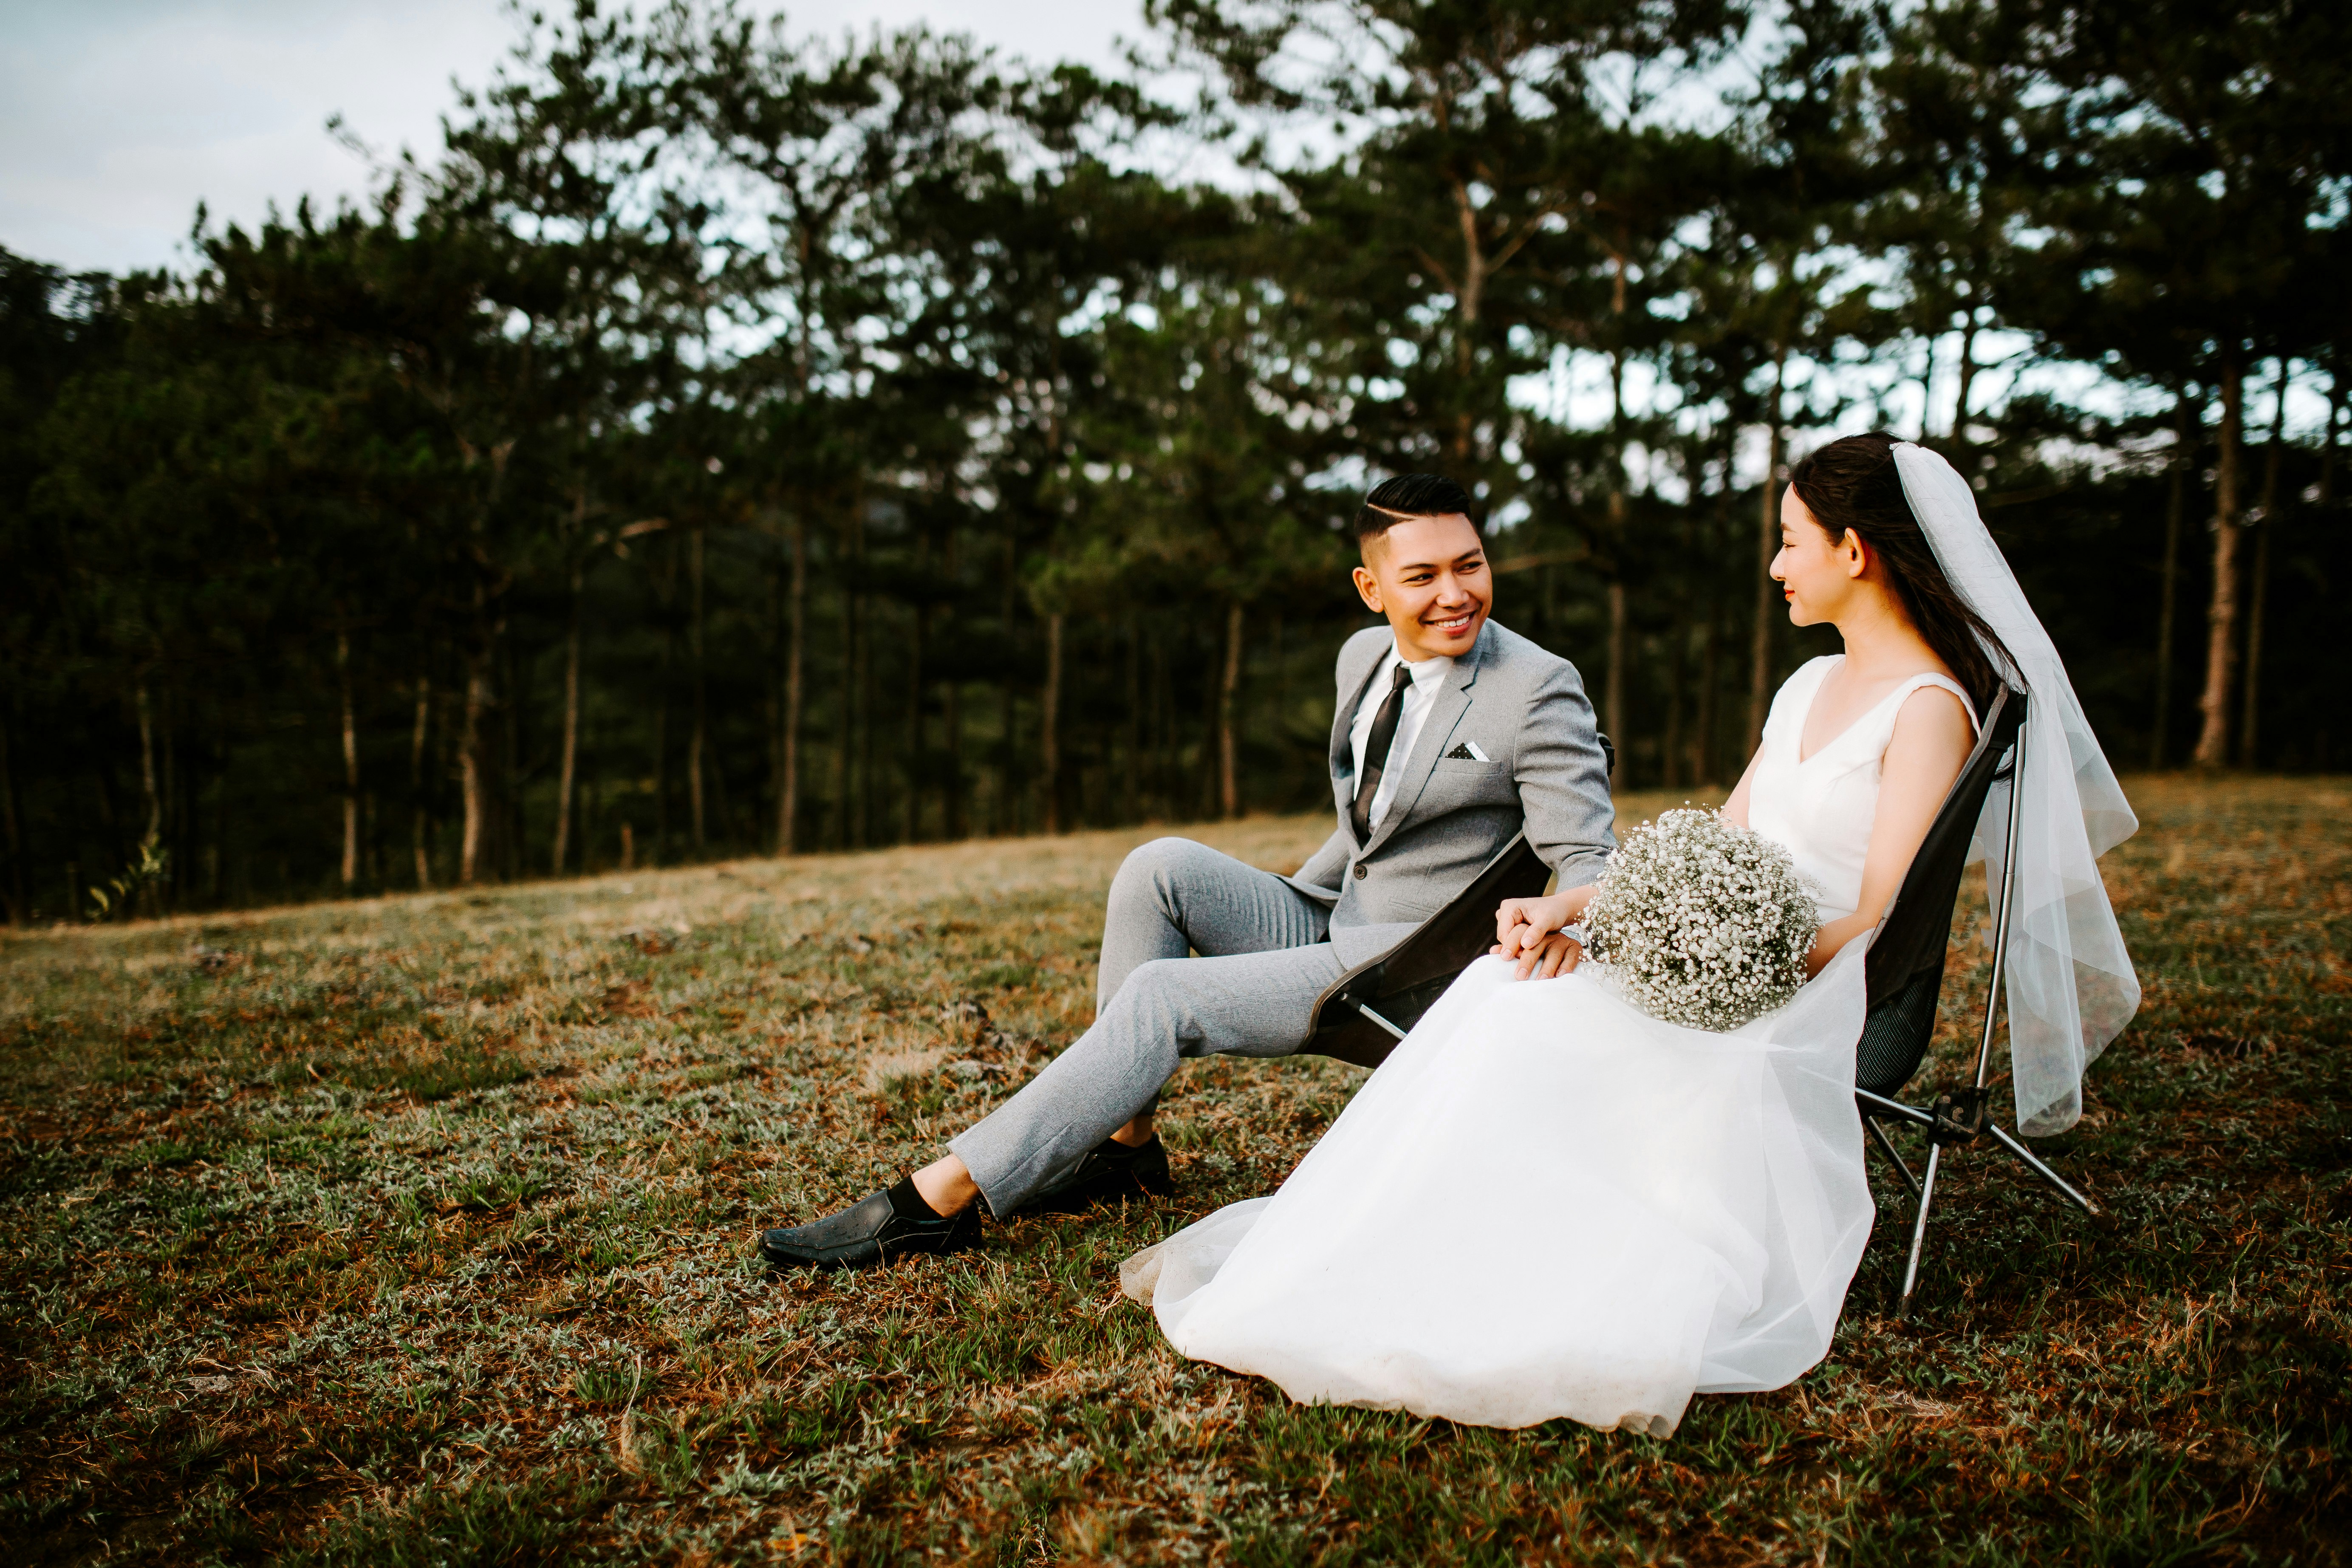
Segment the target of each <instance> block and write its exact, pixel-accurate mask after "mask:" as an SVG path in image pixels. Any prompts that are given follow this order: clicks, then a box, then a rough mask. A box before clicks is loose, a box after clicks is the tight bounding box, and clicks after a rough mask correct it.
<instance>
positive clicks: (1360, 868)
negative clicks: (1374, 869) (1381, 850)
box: [1356, 860, 1371, 882]
mask: <svg viewBox="0 0 2352 1568" xmlns="http://www.w3.org/2000/svg"><path fill="white" fill-rule="evenodd" d="M1370 875H1371V872H1370V871H1369V870H1367V869H1366V868H1365V867H1364V863H1363V862H1362V861H1361V860H1359V861H1357V862H1356V880H1358V881H1359V882H1360V881H1362V880H1363V879H1365V878H1366V877H1369V876H1370Z"/></svg>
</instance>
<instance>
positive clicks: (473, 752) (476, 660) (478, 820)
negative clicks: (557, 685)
mask: <svg viewBox="0 0 2352 1568" xmlns="http://www.w3.org/2000/svg"><path fill="white" fill-rule="evenodd" d="M489 705H490V650H489V649H488V647H477V648H475V649H473V650H472V651H471V652H469V653H468V654H467V658H466V718H465V725H464V728H463V729H461V730H460V731H458V739H457V779H458V788H459V789H460V791H461V792H462V793H463V795H464V797H465V806H466V826H465V831H464V833H463V834H462V835H461V836H460V837H459V838H458V841H457V883H458V885H459V886H460V887H466V888H470V887H472V886H473V885H474V882H475V879H476V878H477V877H478V876H479V875H480V873H481V869H482V851H483V847H484V841H485V838H486V836H487V835H488V830H489V824H490V780H489V769H488V767H487V766H486V765H485V764H484V759H483V756H482V749H483V747H485V746H486V745H488V743H489V742H488V737H487V736H486V735H484V734H483V733H482V715H483V714H484V713H485V712H486V711H488V708H489Z"/></svg>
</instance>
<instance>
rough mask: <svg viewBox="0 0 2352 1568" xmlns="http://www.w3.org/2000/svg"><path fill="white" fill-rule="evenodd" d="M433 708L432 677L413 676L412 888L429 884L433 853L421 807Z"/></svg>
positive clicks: (410, 754) (410, 744)
mask: <svg viewBox="0 0 2352 1568" xmlns="http://www.w3.org/2000/svg"><path fill="white" fill-rule="evenodd" d="M432 712H433V678H432V677H431V676H429V675H420V676H418V677H417V678H416V728H415V730H414V731H411V732H410V734H409V740H408V796H409V818H408V847H409V851H410V853H411V854H412V855H413V856H415V860H416V889H417V891H419V892H423V891H424V890H425V889H427V888H429V887H431V886H432V885H433V855H432V847H431V843H430V837H429V835H428V834H427V832H426V822H425V731H426V721H428V720H429V719H430V717H431V715H432Z"/></svg>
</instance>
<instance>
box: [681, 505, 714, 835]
mask: <svg viewBox="0 0 2352 1568" xmlns="http://www.w3.org/2000/svg"><path fill="white" fill-rule="evenodd" d="M702 542H703V531H702V530H701V529H699V528H698V529H696V530H695V531H694V532H693V534H692V536H691V537H690V538H689V539H688V542H687V571H688V584H687V593H688V621H687V623H686V657H687V661H688V664H689V665H691V666H692V668H691V670H690V671H689V674H690V677H691V679H693V681H694V721H693V722H694V728H693V731H692V732H691V733H690V734H689V735H688V739H687V743H686V802H687V820H688V826H690V827H691V828H692V829H693V833H694V848H695V852H696V853H697V854H700V853H701V852H702V849H703V847H704V846H706V845H707V844H708V843H709V831H708V828H707V826H706V824H705V822H704V820H703V795H704V792H703V788H702V754H703V752H704V750H705V749H706V747H707V746H708V745H709V740H710V712H709V688H708V685H707V683H706V682H705V680H704V679H703V663H702Z"/></svg>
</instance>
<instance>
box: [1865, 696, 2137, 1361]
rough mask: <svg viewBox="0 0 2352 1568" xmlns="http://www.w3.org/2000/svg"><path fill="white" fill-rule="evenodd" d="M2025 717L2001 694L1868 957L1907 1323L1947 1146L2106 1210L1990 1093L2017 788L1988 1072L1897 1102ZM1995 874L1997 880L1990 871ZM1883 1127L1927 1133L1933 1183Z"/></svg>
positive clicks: (1872, 1061) (1872, 1031)
mask: <svg viewBox="0 0 2352 1568" xmlns="http://www.w3.org/2000/svg"><path fill="white" fill-rule="evenodd" d="M2025 713H2026V696H2025V693H2023V692H2021V691H2019V690H2016V689H2013V688H2011V687H2006V686H2004V687H2003V688H2001V689H2000V691H1999V692H1998V693H1996V694H1995V696H1994V697H1993V700H1992V706H1991V708H1990V710H1988V711H1987V712H1986V714H1985V719H1984V728H1983V730H1982V731H1981V732H1980V733H1979V735H1978V736H1977V743H1976V747H1975V749H1974V750H1973V751H1971V752H1969V760H1968V761H1967V762H1966V763H1963V764H1962V765H1961V768H1960V776H1959V777H1958V779H1956V780H1954V781H1953V783H1952V787H1951V790H1950V793H1948V795H1945V796H1944V804H1943V805H1941V806H1940V807H1938V808H1937V812H1936V820H1935V821H1934V822H1933V823H1932V824H1931V825H1930V826H1928V828H1927V837H1926V838H1925V839H1923V840H1922V841H1921V842H1920V845H1919V850H1918V853H1917V854H1916V855H1914V856H1913V857H1912V858H1911V868H1910V869H1909V870H1908V871H1906V872H1905V873H1904V877H1903V885H1902V887H1901V888H1899V889H1897V890H1896V891H1895V902H1894V903H1893V904H1892V905H1891V906H1889V908H1888V910H1887V911H1886V914H1885V918H1884V919H1882V920H1881V921H1879V924H1878V931H1877V933H1876V934H1875V935H1874V937H1873V938H1872V939H1871V943H1870V952H1869V953H1868V955H1867V956H1866V957H1865V958H1864V961H1863V964H1864V976H1865V977H1866V980H1867V984H1868V989H1869V994H1870V1011H1869V1013H1868V1014H1867V1016H1865V1017H1864V1021H1863V1026H1862V1040H1861V1043H1860V1044H1859V1045H1858V1046H1857V1047H1856V1048H1855V1052H1854V1074H1853V1080H1854V1100H1855V1103H1856V1105H1857V1106H1858V1107H1859V1108H1860V1110H1861V1111H1862V1125H1863V1128H1864V1131H1866V1132H1868V1134H1869V1136H1870V1141H1871V1142H1873V1143H1874V1144H1875V1145H1877V1147H1878V1151H1879V1152H1880V1153H1882V1154H1884V1155H1885V1156H1886V1158H1887V1160H1888V1161H1889V1162H1890V1163H1892V1164H1893V1165H1894V1167H1895V1174H1896V1175H1897V1176H1898V1177H1900V1178H1901V1179H1902V1182H1903V1185H1904V1187H1905V1189H1906V1191H1908V1192H1909V1193H1910V1194H1911V1195H1912V1197H1914V1198H1915V1199H1916V1200H1917V1201H1918V1205H1919V1208H1918V1213H1917V1215H1916V1217H1915V1218H1914V1219H1913V1221H1912V1225H1911V1256H1910V1258H1909V1260H1908V1261H1907V1262H1906V1264H1905V1265H1904V1268H1903V1295H1902V1299H1901V1300H1900V1302H1899V1303H1898V1305H1897V1311H1898V1313H1899V1315H1901V1316H1903V1317H1906V1318H1907V1317H1909V1316H1910V1315H1911V1296H1912V1292H1913V1290H1914V1289H1916V1287H1917V1286H1918V1283H1919V1255H1920V1251H1921V1249H1922V1248H1923V1247H1925V1246H1926V1245H1927V1213H1928V1209H1929V1207H1930V1205H1932V1204H1933V1203H1934V1202H1935V1197H1936V1173H1937V1167H1938V1165H1939V1164H1940V1163H1942V1160H1943V1154H1944V1151H1945V1150H1947V1149H1951V1148H1958V1147H1959V1146H1960V1145H1962V1144H1967V1143H1973V1142H1976V1141H1977V1139H1979V1137H1990V1138H1991V1139H1992V1140H1993V1142H1996V1143H1998V1144H2000V1146H2001V1147H2002V1148H2003V1149H2006V1150H2008V1151H2009V1152H2010V1153H2011V1154H2012V1155H2014V1156H2015V1157H2016V1158H2017V1159H2018V1160H2019V1161H2020V1162H2021V1163H2022V1164H2023V1165H2024V1166H2025V1168H2026V1169H2027V1170H2029V1171H2031V1172H2032V1173H2034V1174H2035V1175H2037V1176H2039V1177H2041V1178H2042V1181H2044V1182H2046V1183H2048V1184H2050V1185H2051V1186H2052V1187H2053V1188H2054V1189H2056V1191H2057V1192H2058V1193H2059V1194H2061V1195H2063V1196H2064V1197H2065V1198H2066V1199H2068V1200H2069V1201H2070V1202H2072V1203H2073V1204H2074V1205H2076V1206H2077V1207H2079V1208H2080V1209H2081V1210H2082V1211H2083V1212H2084V1214H2086V1215H2091V1216H2092V1217H2093V1218H2094V1219H2097V1218H2100V1217H2103V1216H2102V1215H2100V1212H2099V1207H2098V1205H2096V1204H2094V1203H2093V1202H2092V1201H2091V1200H2090V1199H2089V1198H2087V1197H2084V1195H2083V1194H2081V1193H2080V1192H2078V1191H2076V1190H2075V1189H2074V1186H2073V1185H2071V1184H2069V1183H2068V1182H2067V1181H2066V1180H2065V1178H2063V1177H2062V1176H2061V1175H2059V1174H2058V1173H2057V1172H2055V1171H2053V1170H2052V1169H2051V1168H2050V1167H2049V1166H2048V1165H2046V1164H2044V1163H2042V1160H2041V1159H2040V1158H2039V1157H2037V1156H2036V1155H2035V1154H2034V1152H2032V1150H2030V1149H2028V1148H2027V1147H2026V1146H2025V1145H2024V1144H2023V1143H2022V1142H2019V1141H2018V1139H2017V1137H2016V1136H2015V1135H2014V1134H2013V1133H2011V1131H2009V1130H2008V1129H2006V1128H2004V1127H2002V1126H2001V1125H2000V1123H1999V1122H1998V1121H1994V1120H1993V1117H1992V1110H1991V1099H1992V1097H1991V1092H1990V1090H1989V1089H1986V1087H1985V1078H1986V1075H1987V1073H1988V1072H1989V1070H1990V1067H1991V1064H1992V1037H1993V1030H1994V1026H1995V1025H1996V1024H1997V1023H1998V1022H1999V1020H2000V1009H2001V998H2002V986H2001V982H2002V981H2003V979H2005V978H2006V976H2007V974H2008V963H2009V928H2010V921H2011V918H2012V917H2013V916H2014V915H2015V913H2016V910H2015V904H2016V900H2015V898H2014V897H2013V896H2012V894H2013V891H2014V888H2015V883H2016V876H2015V872H2016V866H2017V862H2016V858H2015V857H2014V856H2013V855H2012V854H2011V853H2010V852H2009V847H2010V846H2011V845H2013V844H2015V843H2016V842H2017V792H2016V790H2015V789H2014V788H2011V789H2009V790H2008V791H2007V792H2006V793H2005V795H2004V796H2003V799H2004V801H2005V802H2006V805H2007V809H2006V811H2005V812H2004V814H2003V816H2004V826H2003V828H2002V832H2001V838H2000V844H2001V855H2000V863H2001V868H2002V873H2001V878H2000V887H1999V888H1997V889H1988V892H1989V893H1990V898H1991V902H1992V973H1991V976H1990V980H1989V981H1988V990H1987V992H1986V994H1985V1014H1984V1026H1983V1028H1982V1030H1981V1031H1980V1032H1979V1036H1978V1039H1977V1064H1976V1076H1975V1078H1974V1079H1973V1081H1972V1082H1971V1083H1970V1084H1969V1086H1968V1087H1966V1088H1962V1089H1946V1090H1944V1091H1942V1092H1940V1093H1938V1094H1937V1096H1936V1100H1935V1103H1934V1104H1933V1105H1932V1106H1927V1107H1922V1106H1916V1105H1906V1104H1904V1103H1903V1102H1902V1101H1901V1100H1896V1099H1895V1095H1897V1094H1899V1093H1901V1092H1902V1089H1903V1086H1904V1085H1905V1084H1906V1083H1908V1082H1910V1080H1911V1076H1912V1075H1913V1074H1914V1073H1916V1072H1917V1071H1918V1070H1919V1063H1920V1061H1921V1060H1922V1059H1923V1058H1925V1057H1926V1056H1927V1042H1928V1041H1929V1039H1930V1038H1932V1037H1933V1036H1934V1035H1935V1032H1936V1001H1937V994H1939V993H1940V992H1941V991H1942V989H1943V984H1944V952H1945V950H1946V948H1947V947H1948V945H1949V944H1950V942H1951V935H1952V910H1953V907H1954V905H1955V904H1956V903H1958V899H1959V891H1960V874H1961V870H1962V868H1963V867H1965V866H1966V864H1967V862H1968V856H1969V840H1970V839H1972V838H1974V837H1976V831H1977V824H1978V820H1979V817H1980V816H1982V815H1983V813H1984V808H1985V802H1986V800H1987V799H1988V798H1989V797H1990V795H1991V794H1992V789H1993V786H1994V785H1995V784H2011V783H2013V782H2014V781H2015V780H2016V779H2017V777H2018V776H2019V772H2020V770H2021V768H2022V767H2023V765H2024V763H2025ZM1987 875H1988V877H1990V867H1988V868H1987ZM1883 1121H1897V1122H1904V1123H1907V1124H1908V1125H1910V1126H1914V1127H1919V1128H1924V1129H1926V1131H1927V1141H1928V1149H1927V1170H1926V1172H1925V1173H1923V1174H1922V1175H1919V1176H1914V1175H1913V1174H1912V1173H1911V1167H1910V1166H1909V1165H1907V1164H1906V1163H1904V1161H1903V1156H1902V1155H1901V1154H1899V1153H1897V1152H1895V1144H1894V1142H1892V1141H1891V1140H1890V1139H1889V1138H1888V1137H1887V1136H1886V1130H1885V1127H1884V1126H1882V1125H1881V1122H1883Z"/></svg>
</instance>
